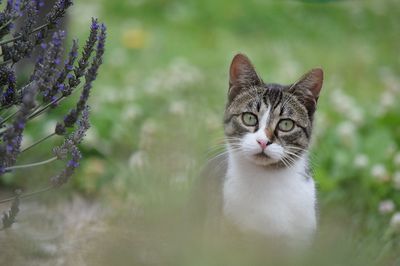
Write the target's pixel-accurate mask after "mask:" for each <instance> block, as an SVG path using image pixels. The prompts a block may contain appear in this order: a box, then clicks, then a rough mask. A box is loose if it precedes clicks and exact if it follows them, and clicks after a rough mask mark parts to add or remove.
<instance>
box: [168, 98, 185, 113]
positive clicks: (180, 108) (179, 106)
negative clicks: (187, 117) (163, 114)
mask: <svg viewBox="0 0 400 266" xmlns="http://www.w3.org/2000/svg"><path fill="white" fill-rule="evenodd" d="M169 112H170V113H171V114H174V115H184V114H185V112H186V103H185V102H184V101H174V102H172V103H171V104H170V106H169Z"/></svg>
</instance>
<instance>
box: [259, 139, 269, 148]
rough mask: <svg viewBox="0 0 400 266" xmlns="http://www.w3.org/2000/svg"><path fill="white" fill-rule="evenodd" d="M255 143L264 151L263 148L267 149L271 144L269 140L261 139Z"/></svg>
mask: <svg viewBox="0 0 400 266" xmlns="http://www.w3.org/2000/svg"><path fill="white" fill-rule="evenodd" d="M257 143H258V144H259V145H260V147H261V149H262V150H265V148H267V146H268V145H270V144H272V142H271V141H269V140H262V139H258V140H257Z"/></svg>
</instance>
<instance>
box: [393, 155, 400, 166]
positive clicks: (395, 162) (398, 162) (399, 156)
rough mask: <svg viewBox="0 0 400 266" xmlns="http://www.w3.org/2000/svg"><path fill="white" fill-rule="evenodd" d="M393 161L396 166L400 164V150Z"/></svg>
mask: <svg viewBox="0 0 400 266" xmlns="http://www.w3.org/2000/svg"><path fill="white" fill-rule="evenodd" d="M393 162H394V164H395V165H396V166H400V152H397V153H396V154H395V155H394V158H393Z"/></svg>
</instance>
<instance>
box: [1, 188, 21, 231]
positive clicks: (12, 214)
mask: <svg viewBox="0 0 400 266" xmlns="http://www.w3.org/2000/svg"><path fill="white" fill-rule="evenodd" d="M20 195H21V190H16V191H15V198H14V200H13V202H12V204H11V208H10V210H9V211H8V213H4V214H3V217H2V219H1V220H2V223H3V227H2V228H1V229H7V228H10V227H11V226H12V224H13V223H15V218H16V217H17V214H18V212H19V201H20V200H19V197H20Z"/></svg>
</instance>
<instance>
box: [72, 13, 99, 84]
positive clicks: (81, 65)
mask: <svg viewBox="0 0 400 266" xmlns="http://www.w3.org/2000/svg"><path fill="white" fill-rule="evenodd" d="M98 29H99V24H98V21H97V19H94V18H92V25H91V27H90V35H89V38H88V39H87V41H86V44H85V47H84V48H83V52H82V57H81V58H80V59H79V62H78V67H77V68H76V69H74V74H75V76H71V77H70V78H69V85H70V86H71V87H76V86H78V85H79V83H80V78H81V77H82V76H84V75H85V71H86V69H87V67H88V65H89V59H90V56H91V54H92V52H93V50H94V46H95V44H96V41H97V32H98Z"/></svg>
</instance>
